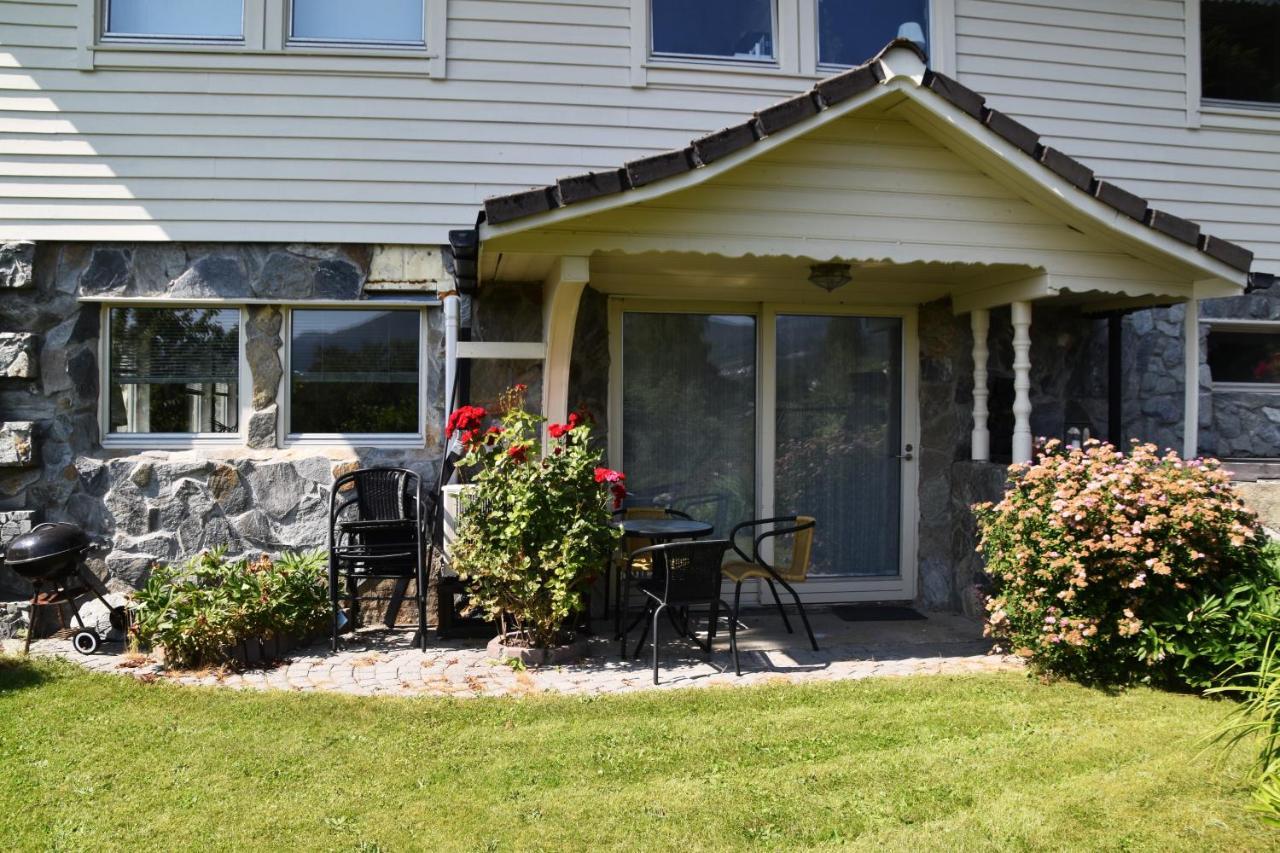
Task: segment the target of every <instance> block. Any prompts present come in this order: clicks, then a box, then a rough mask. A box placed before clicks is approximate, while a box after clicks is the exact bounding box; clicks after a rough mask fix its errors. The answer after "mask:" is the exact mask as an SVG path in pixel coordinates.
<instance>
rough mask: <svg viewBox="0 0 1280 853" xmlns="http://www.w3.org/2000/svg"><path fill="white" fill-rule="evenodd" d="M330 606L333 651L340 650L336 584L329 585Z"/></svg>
mask: <svg viewBox="0 0 1280 853" xmlns="http://www.w3.org/2000/svg"><path fill="white" fill-rule="evenodd" d="M329 604H330V610H331V611H332V612H331V616H332V624H331V626H330V627H331V628H332V633H333V650H334V651H335V652H336V651H337V650H338V589H337V587H336V586H335V585H334V584H332V583H331V584H330V585H329Z"/></svg>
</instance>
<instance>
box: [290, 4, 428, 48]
mask: <svg viewBox="0 0 1280 853" xmlns="http://www.w3.org/2000/svg"><path fill="white" fill-rule="evenodd" d="M422 13H423V3H422V0H363V2H360V3H352V2H351V0H293V15H292V16H291V19H290V36H291V37H292V38H295V39H303V40H308V41H336V42H378V43H384V44H386V43H401V44H423V43H424V40H425V39H424V35H423V24H422Z"/></svg>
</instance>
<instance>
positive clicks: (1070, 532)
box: [974, 441, 1277, 686]
mask: <svg viewBox="0 0 1280 853" xmlns="http://www.w3.org/2000/svg"><path fill="white" fill-rule="evenodd" d="M974 512H975V514H976V515H977V519H978V532H979V550H980V551H981V552H982V553H983V554H984V555H985V557H986V562H987V571H988V573H989V574H990V575H991V576H992V578H993V581H994V586H995V589H994V590H993V591H994V595H992V597H991V598H990V599H989V600H988V602H987V610H988V620H987V630H988V633H989V635H991V636H994V637H995V638H996V639H997V640H998V641H999V642H1000V643H1001V645H1003V646H1004V647H1005V648H1006V649H1008V650H1010V651H1012V652H1014V653H1015V654H1018V655H1020V656H1022V657H1025V658H1027V659H1028V660H1029V661H1030V662H1031V664H1032V665H1033V666H1034V667H1036V668H1038V669H1040V670H1041V671H1045V672H1051V673H1056V674H1060V675H1066V676H1070V677H1073V678H1078V679H1081V680H1084V681H1089V682H1098V683H1129V682H1133V681H1148V682H1152V683H1159V684H1164V685H1168V686H1188V685H1189V686H1203V685H1206V684H1209V683H1212V682H1213V681H1214V680H1215V679H1216V678H1217V677H1218V676H1219V675H1220V673H1221V672H1222V671H1223V670H1224V669H1227V668H1229V667H1231V666H1232V665H1233V664H1237V665H1244V664H1246V663H1248V662H1250V661H1249V660H1248V659H1249V657H1250V656H1251V655H1254V654H1256V653H1258V651H1259V650H1260V649H1261V647H1262V645H1263V642H1264V637H1265V634H1266V632H1267V630H1269V627H1270V624H1264V623H1265V622H1266V617H1265V616H1264V615H1263V614H1264V613H1266V612H1273V611H1275V610H1276V601H1275V597H1276V593H1275V582H1276V577H1277V575H1276V569H1275V562H1274V561H1273V560H1271V559H1269V558H1268V555H1267V554H1266V553H1264V551H1265V537H1264V536H1263V534H1262V531H1261V528H1260V526H1259V525H1258V522H1257V519H1256V517H1255V516H1254V515H1253V513H1252V512H1250V511H1249V510H1248V509H1247V508H1246V507H1245V505H1244V503H1243V502H1242V501H1241V499H1240V497H1239V496H1238V495H1237V494H1236V493H1235V491H1234V490H1233V489H1232V488H1231V485H1230V483H1229V481H1228V479H1227V476H1226V474H1225V473H1223V472H1222V471H1221V470H1220V469H1219V464H1218V462H1217V461H1216V460H1212V459H1209V460H1199V459H1196V460H1190V461H1184V460H1182V459H1180V458H1179V457H1178V456H1177V455H1176V454H1175V453H1173V452H1172V451H1170V452H1168V453H1166V454H1164V455H1163V456H1161V455H1159V453H1158V452H1157V451H1156V448H1155V447H1154V446H1153V445H1149V444H1135V445H1134V446H1133V447H1132V449H1131V450H1130V452H1129V453H1128V454H1127V455H1126V454H1122V453H1120V452H1119V451H1117V450H1116V449H1115V448H1114V447H1112V446H1111V445H1108V444H1100V443H1098V442H1096V441H1092V442H1089V443H1088V444H1087V445H1086V446H1085V447H1084V448H1083V449H1069V448H1065V447H1063V446H1062V445H1061V443H1060V442H1057V441H1050V442H1048V443H1047V444H1046V445H1045V446H1044V448H1043V450H1042V452H1041V453H1040V455H1039V458H1038V461H1037V462H1036V463H1035V464H1033V465H1015V466H1013V467H1011V468H1010V471H1009V488H1008V491H1007V493H1006V494H1005V497H1004V499H1003V500H1002V501H1000V502H999V503H997V504H980V505H978V506H976V507H974Z"/></svg>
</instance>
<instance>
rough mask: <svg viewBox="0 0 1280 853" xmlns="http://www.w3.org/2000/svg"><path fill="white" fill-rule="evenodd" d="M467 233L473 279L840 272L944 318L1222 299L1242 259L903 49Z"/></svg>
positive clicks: (499, 211)
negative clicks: (1024, 307) (840, 268)
mask: <svg viewBox="0 0 1280 853" xmlns="http://www.w3.org/2000/svg"><path fill="white" fill-rule="evenodd" d="M477 236H478V238H479V243H480V246H479V253H478V254H479V258H478V265H477V267H476V268H475V273H476V274H477V277H478V279H479V281H489V280H525V281H540V280H542V279H544V278H545V276H546V274H547V272H548V270H550V269H551V267H552V265H553V264H555V263H556V261H557V259H558V258H562V257H565V256H578V257H585V258H590V259H591V260H590V277H591V281H592V283H593V286H598V287H600V288H601V289H604V290H606V291H611V292H628V291H630V292H636V291H637V290H647V289H648V287H647V286H646V284H645V283H644V282H643V281H642V280H640V278H637V275H638V274H639V272H638V269H637V266H639V267H643V268H644V269H646V270H659V269H660V270H663V273H662V275H663V276H664V277H665V278H666V280H667V283H668V286H669V285H670V281H671V279H672V278H678V271H679V270H688V271H689V276H687V278H688V281H687V283H688V284H689V285H690V286H693V285H694V279H693V277H694V276H699V277H701V278H702V280H703V281H708V280H719V281H723V282H729V283H731V284H734V285H736V289H738V290H739V291H740V292H741V295H742V296H743V297H744V298H750V297H751V295H752V293H753V292H755V291H757V290H760V291H762V290H765V289H768V288H770V287H776V286H781V285H780V284H779V283H780V282H786V281H790V282H793V283H794V284H793V286H795V287H798V288H801V289H803V287H804V286H805V285H804V278H805V276H806V274H807V264H808V262H809V261H824V260H831V259H839V260H842V261H847V262H850V263H852V264H853V265H854V266H855V267H856V268H857V271H856V272H855V280H856V281H859V282H866V283H867V287H868V288H870V292H871V293H872V294H873V295H874V294H875V292H876V287H877V282H879V286H880V290H882V291H883V292H884V293H886V294H893V295H896V297H897V298H898V299H900V300H901V299H906V300H907V301H911V302H923V301H927V300H929V299H933V298H938V297H939V296H942V295H947V294H949V295H951V297H952V299H953V303H954V304H955V307H956V310H957V311H967V310H972V309H975V308H982V307H987V306H989V305H997V304H1007V303H1008V302H1010V301H1014V300H1041V299H1053V300H1054V301H1068V300H1069V301H1088V302H1093V303H1097V305H1098V307H1106V306H1110V305H1113V304H1114V305H1116V306H1123V305H1139V304H1144V303H1145V304H1149V303H1152V302H1171V301H1182V300H1186V299H1197V298H1206V297H1213V296H1229V295H1235V294H1238V293H1240V292H1241V291H1242V290H1243V289H1244V288H1245V286H1246V284H1247V280H1248V272H1249V267H1250V264H1251V262H1252V253H1251V252H1249V251H1248V250H1247V249H1244V248H1242V247H1240V246H1237V245H1235V244H1233V243H1230V242H1228V241H1225V240H1221V239H1219V238H1216V237H1213V236H1211V235H1207V234H1202V233H1201V231H1200V227H1199V226H1198V225H1196V224H1195V223H1193V222H1189V221H1187V220H1184V219H1180V218H1178V217H1176V216H1173V215H1171V214H1168V213H1165V212H1163V211H1160V210H1157V209H1155V208H1152V207H1151V206H1150V205H1149V204H1148V203H1147V202H1146V201H1145V200H1144V199H1142V198H1139V197H1138V196H1136V195H1133V194H1132V193H1129V192H1127V191H1125V190H1123V189H1121V188H1120V187H1117V186H1115V185H1114V184H1111V183H1109V182H1107V181H1104V180H1099V179H1097V178H1095V176H1094V175H1093V173H1092V171H1091V170H1089V169H1088V167H1086V166H1084V165H1083V164H1081V163H1079V162H1078V161H1076V160H1074V159H1072V158H1071V157H1070V156H1068V155H1066V154H1064V153H1062V152H1061V151H1058V150H1057V149H1056V148H1053V147H1052V146H1048V145H1045V144H1043V143H1042V142H1041V141H1040V139H1039V137H1038V135H1037V134H1036V133H1035V132H1034V131H1032V130H1030V129H1028V128H1026V127H1025V126H1023V125H1022V124H1020V123H1018V122H1017V121H1015V120H1014V119H1012V118H1010V117H1008V116H1006V115H1005V114H1003V113H1001V112H999V111H998V110H993V109H991V108H989V107H987V106H986V105H985V101H984V99H983V97H982V96H981V95H979V94H977V93H975V92H973V91H972V90H970V89H968V88H966V87H964V86H963V85H961V84H959V83H958V82H956V81H954V80H952V79H950V78H948V77H946V76H944V75H941V74H937V73H934V72H932V71H929V70H927V69H926V67H925V62H924V56H923V54H922V53H921V52H920V50H919V48H917V47H916V46H915V45H914V44H912V43H910V42H906V41H896V42H893V43H891V44H890V45H888V46H887V47H886V48H885V49H884V50H883V51H882V52H881V53H880V54H879V55H878V56H877V57H876V58H875V59H873V60H872V61H870V62H868V63H867V64H865V65H863V66H860V67H858V68H854V69H851V70H849V71H846V72H843V73H841V74H838V75H835V76H833V77H829V78H827V79H824V80H822V81H820V82H819V83H818V84H817V85H815V86H814V88H813V89H812V90H811V91H809V92H806V93H804V94H802V95H799V96H796V97H794V98H791V99H790V100H787V101H783V102H781V103H779V104H775V105H773V106H771V107H769V108H767V109H764V110H761V111H760V112H758V113H756V114H755V115H754V116H753V117H752V118H750V119H748V120H747V121H745V122H743V123H742V124H739V125H735V126H733V127H730V128H726V129H725V130H722V131H719V132H717V133H713V134H710V135H707V136H704V137H701V138H699V139H695V140H693V142H692V143H691V144H690V145H689V146H687V147H685V148H682V149H678V150H675V151H670V152H666V153H663V154H658V155H654V156H652V157H646V158H643V159H640V160H636V161H633V162H630V163H627V164H625V165H624V166H622V167H621V168H619V169H616V170H610V171H605V172H595V173H589V174H584V175H577V176H572V177H568V178H562V179H560V180H559V181H557V182H556V184H554V185H549V186H544V187H538V188H535V189H531V190H526V191H523V192H519V193H513V194H510V195H504V196H498V197H494V198H490V199H488V200H486V202H485V212H484V214H483V216H482V217H481V223H480V225H479V226H478V235H477ZM765 258H768V259H769V261H768V262H767V263H766V262H764V261H763V260H762V259H765ZM792 267H794V269H792ZM890 269H892V270H893V272H890ZM459 270H460V273H462V277H463V278H466V277H467V275H466V273H467V272H468V268H467V265H466V264H463V265H460V267H459ZM642 277H643V276H641V278H642ZM908 280H909V281H910V282H911V283H912V284H911V286H910V287H908V288H907V289H906V290H904V289H903V284H902V282H904V281H908ZM808 287H809V289H810V290H816V288H812V286H811V285H810V286H808ZM850 289H852V288H850ZM867 294H868V290H867V289H865V288H864V289H863V290H862V291H861V296H862V298H864V299H865V298H867ZM689 295H694V294H692V293H690V294H689ZM820 295H821V294H820ZM835 298H837V299H838V298H841V297H840V296H839V294H837V296H836V297H835Z"/></svg>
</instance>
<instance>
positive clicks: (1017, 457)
mask: <svg viewBox="0 0 1280 853" xmlns="http://www.w3.org/2000/svg"><path fill="white" fill-rule="evenodd" d="M1009 308H1010V310H1011V311H1012V318H1013V461H1014V463H1015V464H1016V463H1019V462H1030V461H1031V303H1030V302H1014V303H1013V304H1012V305H1010V306H1009Z"/></svg>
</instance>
